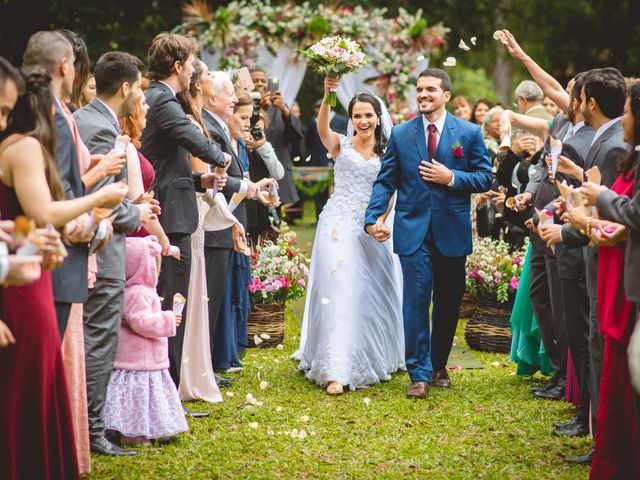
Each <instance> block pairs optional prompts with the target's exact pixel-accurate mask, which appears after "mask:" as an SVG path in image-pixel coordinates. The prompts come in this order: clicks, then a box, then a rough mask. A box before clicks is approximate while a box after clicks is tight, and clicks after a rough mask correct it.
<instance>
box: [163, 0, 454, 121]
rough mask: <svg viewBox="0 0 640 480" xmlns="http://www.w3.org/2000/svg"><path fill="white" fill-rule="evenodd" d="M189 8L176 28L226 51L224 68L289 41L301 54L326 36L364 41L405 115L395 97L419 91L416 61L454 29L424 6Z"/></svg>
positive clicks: (200, 4)
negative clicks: (433, 20) (427, 14)
mask: <svg viewBox="0 0 640 480" xmlns="http://www.w3.org/2000/svg"><path fill="white" fill-rule="evenodd" d="M183 12H184V15H183V17H184V22H183V23H182V24H180V25H178V26H177V27H176V28H174V31H175V32H178V33H188V34H191V35H194V36H195V37H197V38H198V40H199V42H200V44H201V45H202V47H203V48H207V49H208V50H209V51H210V52H211V53H214V52H218V53H220V54H221V60H220V68H239V67H241V66H248V67H253V66H255V64H256V60H257V59H258V56H259V53H260V48H261V47H266V48H267V49H268V50H269V51H271V52H272V53H275V52H276V51H277V50H278V49H279V48H280V47H281V46H282V45H289V46H292V47H294V48H293V51H294V52H295V53H294V55H298V56H300V55H301V54H300V52H301V51H304V50H305V49H306V48H307V47H309V46H310V45H312V44H314V43H316V42H318V41H319V40H321V39H323V38H325V37H328V36H343V37H349V38H351V39H352V40H353V41H355V42H357V43H358V44H360V45H361V46H362V48H363V50H364V52H365V53H366V54H367V55H368V56H369V57H371V58H372V59H373V62H374V64H375V66H376V69H377V70H378V71H379V73H380V75H381V76H383V77H385V79H386V81H387V84H388V86H389V87H388V89H387V91H386V92H385V93H386V95H387V101H388V102H389V105H390V109H389V110H390V111H398V114H399V115H400V117H402V118H406V116H405V115H406V112H401V110H402V107H401V106H398V108H393V105H394V103H395V102H396V101H398V102H400V101H402V100H404V99H405V98H406V97H407V95H412V94H413V87H414V86H415V84H416V78H415V77H416V73H418V72H415V68H416V63H419V62H420V61H422V60H424V59H425V58H428V57H429V56H430V55H431V53H432V51H433V49H434V48H437V47H439V46H441V45H442V44H443V43H444V42H445V41H446V35H447V32H448V31H449V29H448V28H446V27H444V26H443V25H442V24H441V23H438V24H434V25H429V24H428V23H427V20H426V19H425V18H424V17H423V11H422V9H418V10H417V11H416V12H415V13H410V12H408V11H407V10H405V9H403V8H399V9H398V15H397V16H396V17H391V16H388V15H387V14H388V10H387V9H386V8H372V9H365V8H363V7H361V6H356V7H349V6H341V5H338V4H328V5H325V4H319V5H318V6H317V7H312V6H311V5H310V4H309V2H303V3H297V2H292V1H286V2H283V3H279V4H274V3H272V1H271V0H234V1H232V2H229V4H228V5H227V6H223V7H218V8H217V9H216V10H215V11H212V10H211V7H210V6H209V4H208V3H207V2H206V0H192V2H191V3H190V4H187V5H185V7H184V8H183ZM298 58H301V57H298ZM400 117H399V118H398V120H400Z"/></svg>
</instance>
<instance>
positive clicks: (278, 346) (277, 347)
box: [276, 343, 284, 350]
mask: <svg viewBox="0 0 640 480" xmlns="http://www.w3.org/2000/svg"><path fill="white" fill-rule="evenodd" d="M276 349H278V350H284V345H282V344H281V343H279V344H278V345H276Z"/></svg>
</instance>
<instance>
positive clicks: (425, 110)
mask: <svg viewBox="0 0 640 480" xmlns="http://www.w3.org/2000/svg"><path fill="white" fill-rule="evenodd" d="M443 105H444V102H441V103H437V104H436V103H435V102H431V103H430V104H429V105H428V106H425V107H423V106H422V105H421V104H420V102H418V110H419V111H420V113H422V114H423V115H430V114H432V113H433V112H436V111H438V110H440V109H441V108H442V106H443Z"/></svg>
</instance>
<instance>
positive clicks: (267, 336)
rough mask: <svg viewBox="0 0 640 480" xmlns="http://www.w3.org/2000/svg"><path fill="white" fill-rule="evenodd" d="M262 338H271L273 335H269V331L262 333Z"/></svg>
mask: <svg viewBox="0 0 640 480" xmlns="http://www.w3.org/2000/svg"><path fill="white" fill-rule="evenodd" d="M260 338H261V339H263V340H269V339H270V338H271V335H269V334H268V333H261V334H260Z"/></svg>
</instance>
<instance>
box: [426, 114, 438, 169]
mask: <svg viewBox="0 0 640 480" xmlns="http://www.w3.org/2000/svg"><path fill="white" fill-rule="evenodd" d="M427 130H428V132H429V135H428V137H427V138H428V140H429V142H428V148H429V160H431V159H433V156H434V155H435V153H436V145H437V144H438V137H437V136H436V126H435V125H434V124H433V123H430V124H429V125H427Z"/></svg>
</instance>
